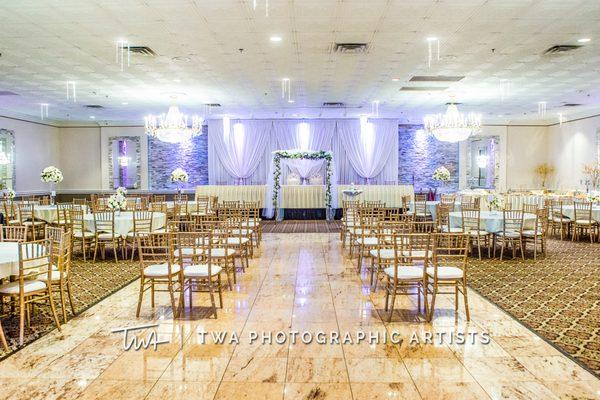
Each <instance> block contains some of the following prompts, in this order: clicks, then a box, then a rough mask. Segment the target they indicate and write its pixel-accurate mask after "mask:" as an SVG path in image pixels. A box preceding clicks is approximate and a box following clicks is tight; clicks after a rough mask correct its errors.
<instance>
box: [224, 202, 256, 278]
mask: <svg viewBox="0 0 600 400" xmlns="http://www.w3.org/2000/svg"><path fill="white" fill-rule="evenodd" d="M219 219H220V220H221V224H222V227H221V228H222V229H225V230H226V232H227V245H228V246H229V248H231V249H234V250H235V251H236V256H237V257H239V259H240V263H241V266H242V271H246V268H247V267H248V266H249V256H250V254H251V249H252V243H250V239H249V238H248V237H247V234H246V232H245V229H247V226H246V225H245V221H244V216H243V214H242V212H241V210H239V209H237V208H231V209H229V208H220V209H219ZM233 277H234V282H235V279H236V277H235V271H234V275H233Z"/></svg>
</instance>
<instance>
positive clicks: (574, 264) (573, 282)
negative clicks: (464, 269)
mask: <svg viewBox="0 0 600 400" xmlns="http://www.w3.org/2000/svg"><path fill="white" fill-rule="evenodd" d="M468 274H469V275H468V276H469V286H471V287H472V288H473V289H475V290H476V291H477V292H478V293H480V294H481V295H482V296H484V297H486V298H487V299H489V300H490V301H492V302H493V303H495V304H497V305H498V306H499V307H500V308H502V309H504V310H505V311H506V312H508V313H509V314H511V315H512V316H513V317H514V318H516V319H518V320H519V321H520V322H521V323H523V324H524V325H526V326H527V327H529V328H530V329H532V330H533V331H535V332H536V333H537V334H538V335H540V336H542V337H543V338H545V339H547V340H548V341H549V342H550V343H553V344H555V345H556V346H558V347H559V349H561V350H562V351H563V352H565V353H567V354H568V355H570V356H571V357H573V358H574V359H575V360H576V361H579V362H580V363H581V364H583V365H584V366H586V367H587V368H588V369H589V370H591V371H592V372H593V373H595V374H596V375H598V376H600V245H598V244H590V243H586V242H575V243H573V242H570V241H560V240H549V243H548V255H547V257H545V258H543V257H540V258H538V260H537V261H534V260H533V259H532V258H531V257H530V258H527V259H526V260H525V261H523V260H522V259H521V258H516V259H514V260H513V259H509V260H503V261H500V260H498V259H494V260H490V259H484V260H482V261H479V260H477V259H472V261H471V263H470V265H469V272H468Z"/></svg>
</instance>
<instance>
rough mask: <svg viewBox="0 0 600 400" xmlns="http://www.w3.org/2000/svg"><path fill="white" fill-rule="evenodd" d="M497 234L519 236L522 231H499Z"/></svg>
mask: <svg viewBox="0 0 600 400" xmlns="http://www.w3.org/2000/svg"><path fill="white" fill-rule="evenodd" d="M497 235H498V236H504V237H507V238H518V237H519V236H521V233H520V232H516V231H506V232H498V233H497Z"/></svg>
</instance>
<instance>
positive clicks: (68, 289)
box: [67, 280, 75, 315]
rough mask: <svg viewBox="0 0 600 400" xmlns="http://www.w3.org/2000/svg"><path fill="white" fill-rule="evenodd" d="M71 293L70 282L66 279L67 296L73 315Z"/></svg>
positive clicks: (73, 307)
mask: <svg viewBox="0 0 600 400" xmlns="http://www.w3.org/2000/svg"><path fill="white" fill-rule="evenodd" d="M71 293H72V292H71V282H69V281H68V280H67V295H68V296H69V304H70V305H71V312H72V313H73V315H75V306H74V304H73V295H72V294H71Z"/></svg>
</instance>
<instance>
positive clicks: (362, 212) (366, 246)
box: [350, 205, 384, 273]
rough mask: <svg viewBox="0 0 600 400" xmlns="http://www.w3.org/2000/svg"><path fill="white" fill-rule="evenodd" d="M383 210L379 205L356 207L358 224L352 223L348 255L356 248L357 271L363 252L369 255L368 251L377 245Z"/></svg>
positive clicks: (359, 267) (361, 262)
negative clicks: (351, 239) (352, 228)
mask: <svg viewBox="0 0 600 400" xmlns="http://www.w3.org/2000/svg"><path fill="white" fill-rule="evenodd" d="M383 212H384V210H383V209H382V208H379V207H372V206H369V205H361V206H359V208H358V225H356V224H355V225H354V230H353V234H352V238H353V241H352V243H351V245H350V256H352V253H353V248H357V254H358V260H357V268H356V270H357V272H359V273H360V270H361V269H362V264H363V258H364V256H365V253H366V254H367V255H368V257H370V251H371V250H373V249H376V248H377V246H378V243H379V242H378V238H377V230H378V228H379V227H378V225H379V223H380V222H382V221H383Z"/></svg>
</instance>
